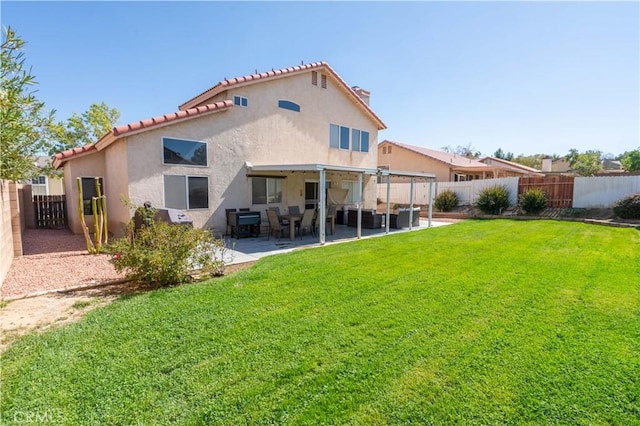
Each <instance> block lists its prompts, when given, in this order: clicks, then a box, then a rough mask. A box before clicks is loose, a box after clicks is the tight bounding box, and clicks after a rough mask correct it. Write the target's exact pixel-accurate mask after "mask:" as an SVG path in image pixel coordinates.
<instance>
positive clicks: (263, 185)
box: [251, 177, 282, 205]
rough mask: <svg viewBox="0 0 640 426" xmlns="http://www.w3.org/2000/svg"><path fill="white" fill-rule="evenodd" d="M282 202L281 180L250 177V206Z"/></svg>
mask: <svg viewBox="0 0 640 426" xmlns="http://www.w3.org/2000/svg"><path fill="white" fill-rule="evenodd" d="M281 202H282V178H268V177H252V178H251V203H252V204H267V205H268V204H279V203H281Z"/></svg>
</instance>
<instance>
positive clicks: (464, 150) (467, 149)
mask: <svg viewBox="0 0 640 426" xmlns="http://www.w3.org/2000/svg"><path fill="white" fill-rule="evenodd" d="M441 149H442V150H443V151H444V152H449V153H451V154H456V155H461V156H462V157H467V158H478V157H480V156H481V155H482V153H481V152H480V151H478V150H476V149H475V148H474V147H473V145H471V142H469V143H468V144H467V145H465V146H462V145H458V146H457V147H456V148H452V147H451V146H450V145H447V146H443V147H442V148H441Z"/></svg>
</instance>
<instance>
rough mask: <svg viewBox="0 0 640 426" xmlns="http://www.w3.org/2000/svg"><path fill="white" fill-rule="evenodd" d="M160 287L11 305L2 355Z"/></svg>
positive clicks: (0, 343) (120, 287)
mask: <svg viewBox="0 0 640 426" xmlns="http://www.w3.org/2000/svg"><path fill="white" fill-rule="evenodd" d="M254 263H255V262H246V263H240V264H235V265H228V266H227V267H226V269H225V275H231V274H234V273H236V272H239V271H242V270H244V269H247V268H249V267H251V266H252V265H253V264H254ZM156 288H157V287H156V286H154V285H150V284H138V283H133V282H123V283H118V284H112V285H105V286H96V287H93V288H85V289H80V290H67V291H61V292H55V293H51V294H45V295H42V296H36V297H28V298H24V299H17V300H13V301H10V302H7V304H6V305H5V306H3V307H2V308H0V336H1V338H0V352H2V351H3V350H4V349H5V348H6V347H7V346H8V345H10V344H11V343H12V342H13V341H15V340H16V339H17V338H18V337H20V336H22V335H24V334H26V333H29V332H32V331H44V330H48V329H50V328H52V327H56V326H60V325H64V324H68V323H71V322H74V321H77V320H79V319H80V318H82V317H83V316H84V315H86V314H87V313H88V312H89V311H91V310H93V309H95V308H98V307H101V306H105V305H107V304H109V303H111V302H112V301H114V300H115V299H117V298H118V297H119V296H122V295H128V294H136V293H142V292H145V291H150V290H154V289H156Z"/></svg>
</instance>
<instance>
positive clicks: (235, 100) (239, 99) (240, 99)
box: [233, 96, 249, 108]
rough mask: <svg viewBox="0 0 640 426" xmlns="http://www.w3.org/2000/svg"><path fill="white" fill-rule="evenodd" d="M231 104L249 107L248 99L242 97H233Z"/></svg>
mask: <svg viewBox="0 0 640 426" xmlns="http://www.w3.org/2000/svg"><path fill="white" fill-rule="evenodd" d="M233 104H234V105H236V106H239V107H244V108H246V107H248V106H249V99H247V98H246V97H244V96H234V97H233Z"/></svg>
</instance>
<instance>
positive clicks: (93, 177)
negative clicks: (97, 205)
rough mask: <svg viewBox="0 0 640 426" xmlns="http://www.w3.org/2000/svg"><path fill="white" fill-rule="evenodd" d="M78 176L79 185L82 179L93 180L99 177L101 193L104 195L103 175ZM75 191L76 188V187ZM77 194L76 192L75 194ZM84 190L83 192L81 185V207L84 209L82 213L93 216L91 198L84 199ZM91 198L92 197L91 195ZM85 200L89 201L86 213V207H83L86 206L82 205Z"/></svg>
mask: <svg viewBox="0 0 640 426" xmlns="http://www.w3.org/2000/svg"><path fill="white" fill-rule="evenodd" d="M79 177H80V185H82V181H83V180H84V179H91V180H94V179H95V178H99V179H100V184H101V188H100V189H102V195H105V189H104V176H79ZM76 191H77V189H76ZM76 195H78V194H76ZM84 197H85V192H84V187H83V191H82V208H83V210H84V211H85V213H84V215H85V216H92V217H93V209H92V208H91V207H92V206H91V199H89V200H86V199H85V198H84ZM92 198H93V197H92ZM85 201H89V202H90V203H89V209H88V213H87V209H86V208H85V207H86V206H85V205H84V202H85Z"/></svg>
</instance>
